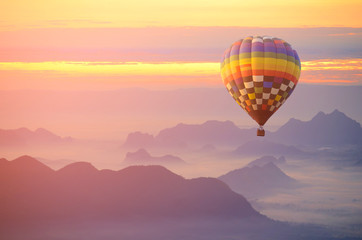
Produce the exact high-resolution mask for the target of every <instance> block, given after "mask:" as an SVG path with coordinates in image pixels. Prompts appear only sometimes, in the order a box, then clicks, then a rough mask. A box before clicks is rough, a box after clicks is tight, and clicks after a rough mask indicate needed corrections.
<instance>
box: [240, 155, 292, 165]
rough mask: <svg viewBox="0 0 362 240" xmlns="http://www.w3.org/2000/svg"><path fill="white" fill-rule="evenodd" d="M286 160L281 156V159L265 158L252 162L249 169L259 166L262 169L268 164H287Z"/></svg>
mask: <svg viewBox="0 0 362 240" xmlns="http://www.w3.org/2000/svg"><path fill="white" fill-rule="evenodd" d="M285 162H286V160H285V158H284V156H281V157H280V158H275V157H274V156H270V155H268V156H263V157H261V158H258V159H256V160H254V161H252V162H250V163H249V164H248V165H247V167H252V166H259V167H262V166H264V165H267V164H268V163H274V164H283V163H285Z"/></svg>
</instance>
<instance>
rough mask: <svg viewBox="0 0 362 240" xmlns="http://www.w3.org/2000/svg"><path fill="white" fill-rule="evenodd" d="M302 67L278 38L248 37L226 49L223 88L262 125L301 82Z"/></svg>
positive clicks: (286, 45) (222, 70)
mask: <svg viewBox="0 0 362 240" xmlns="http://www.w3.org/2000/svg"><path fill="white" fill-rule="evenodd" d="M300 70H301V64H300V59H299V57H298V54H297V52H296V51H295V50H293V48H292V47H291V45H290V44H288V43H287V42H285V41H284V40H282V39H279V38H275V37H259V36H256V37H246V38H244V39H241V40H239V41H236V42H234V43H233V44H232V45H231V47H230V48H228V49H226V51H225V53H224V56H223V59H222V61H221V76H222V79H223V81H224V85H225V87H226V88H227V90H228V92H229V93H230V94H231V96H232V97H233V98H234V100H235V101H236V102H237V103H238V104H239V105H240V106H241V107H242V108H243V109H244V110H245V111H246V112H247V113H248V114H249V115H250V116H251V117H252V118H253V119H254V120H255V121H256V122H257V123H258V124H259V125H260V126H263V125H264V124H265V123H266V121H268V119H269V118H270V117H271V116H272V115H273V114H274V113H275V112H276V111H277V110H278V109H279V108H280V106H282V105H283V103H284V102H285V101H286V100H287V99H288V98H289V96H290V95H291V94H292V92H293V90H294V88H295V86H296V85H297V83H298V79H299V76H300Z"/></svg>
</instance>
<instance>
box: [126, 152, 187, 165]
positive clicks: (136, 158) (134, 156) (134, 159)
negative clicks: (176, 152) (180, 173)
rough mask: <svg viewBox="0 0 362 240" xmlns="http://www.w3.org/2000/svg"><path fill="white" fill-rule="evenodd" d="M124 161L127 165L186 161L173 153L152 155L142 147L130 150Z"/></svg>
mask: <svg viewBox="0 0 362 240" xmlns="http://www.w3.org/2000/svg"><path fill="white" fill-rule="evenodd" d="M124 163H125V164H127V165H162V166H167V165H175V164H178V165H179V164H185V163H186V162H185V161H184V160H182V159H181V158H179V157H176V156H173V155H164V156H160V157H154V156H151V155H150V154H149V153H148V152H147V151H146V150H145V149H143V148H141V149H139V150H138V151H136V152H128V153H127V154H126V158H125V159H124Z"/></svg>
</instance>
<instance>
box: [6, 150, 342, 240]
mask: <svg viewBox="0 0 362 240" xmlns="http://www.w3.org/2000/svg"><path fill="white" fill-rule="evenodd" d="M4 173H7V174H4ZM19 173H21V174H19ZM0 212H1V214H0V222H1V224H0V237H1V239H13V240H22V239H29V240H35V239H36V240H47V239H59V240H67V239H89V240H98V239H124V240H131V239H132V240H134V239H136V240H141V239H142V240H145V239H173V240H205V239H208V240H219V239H268V238H272V239H280V240H289V239H301V240H305V239H308V240H309V239H319V240H320V239H322V240H337V238H333V237H331V236H332V234H333V233H332V232H330V230H326V229H324V228H320V227H316V226H308V225H305V224H304V225H303V226H298V225H295V224H294V225H293V226H292V225H290V224H287V223H282V222H277V221H273V220H270V219H269V218H267V217H265V216H263V215H261V214H259V213H258V212H256V211H255V210H254V209H253V208H252V207H251V205H250V204H249V202H248V201H247V200H246V199H245V198H244V197H243V196H241V195H239V194H237V193H235V192H233V191H231V189H230V188H229V187H228V186H227V185H226V184H225V183H223V182H222V181H220V180H218V179H215V178H196V179H184V178H183V177H181V176H178V175H176V174H174V173H172V172H170V171H169V170H167V169H166V168H164V167H161V166H132V167H127V168H124V169H122V170H119V171H112V170H97V169H96V168H94V167H93V166H92V165H91V164H89V163H86V162H78V163H73V164H70V165H68V166H66V167H64V168H62V169H60V170H58V171H54V170H52V169H50V168H48V167H46V166H45V165H44V164H42V163H40V162H39V161H37V160H36V159H34V158H31V157H29V156H23V157H20V158H18V159H15V160H12V161H8V160H6V159H0ZM338 239H345V238H338Z"/></svg>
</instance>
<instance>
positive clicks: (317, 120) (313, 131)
mask: <svg viewBox="0 0 362 240" xmlns="http://www.w3.org/2000/svg"><path fill="white" fill-rule="evenodd" d="M255 131H256V130H255V128H253V129H240V128H239V127H237V126H236V125H235V124H234V123H233V122H231V121H224V122H223V121H216V120H212V121H207V122H204V123H202V124H183V123H180V124H178V125H176V126H174V127H171V128H166V129H163V130H161V131H160V132H159V134H158V135H156V136H152V135H150V134H145V133H143V134H141V133H139V132H135V133H130V134H129V135H128V137H127V140H126V142H125V143H124V146H132V147H133V148H142V147H144V146H150V147H166V148H169V147H181V148H186V147H188V146H198V147H202V146H205V145H214V146H228V147H239V146H240V145H241V144H245V149H242V148H241V149H240V152H243V153H244V154H246V153H248V152H249V153H252V155H255V153H256V152H258V151H261V152H260V154H285V155H288V154H291V155H293V154H297V155H305V154H306V153H305V152H302V151H301V150H299V149H297V148H295V147H291V145H312V146H320V145H322V146H323V145H346V144H362V128H361V126H360V124H359V123H358V122H356V121H355V120H353V119H351V118H349V117H348V116H346V115H345V114H344V113H342V112H340V111H338V110H335V111H333V112H332V113H330V114H325V113H323V112H319V113H318V114H317V115H316V116H314V117H313V118H312V119H311V120H309V121H300V120H297V119H294V118H292V119H290V120H289V121H288V122H287V123H286V124H284V125H283V126H282V127H280V128H279V129H278V130H277V131H275V132H267V134H266V136H265V137H264V139H265V141H261V140H260V138H257V137H256V136H255V134H256V133H255ZM296 136H297V137H296ZM247 142H253V144H254V145H255V143H257V144H256V145H258V146H260V144H262V145H263V147H259V149H255V148H253V147H252V146H251V145H253V144H251V143H247ZM273 142H274V143H273ZM283 144H285V145H286V146H283ZM247 145H248V146H249V147H251V149H247V148H248V147H247ZM274 148H275V149H274ZM266 149H268V150H266ZM249 153H248V154H249Z"/></svg>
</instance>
